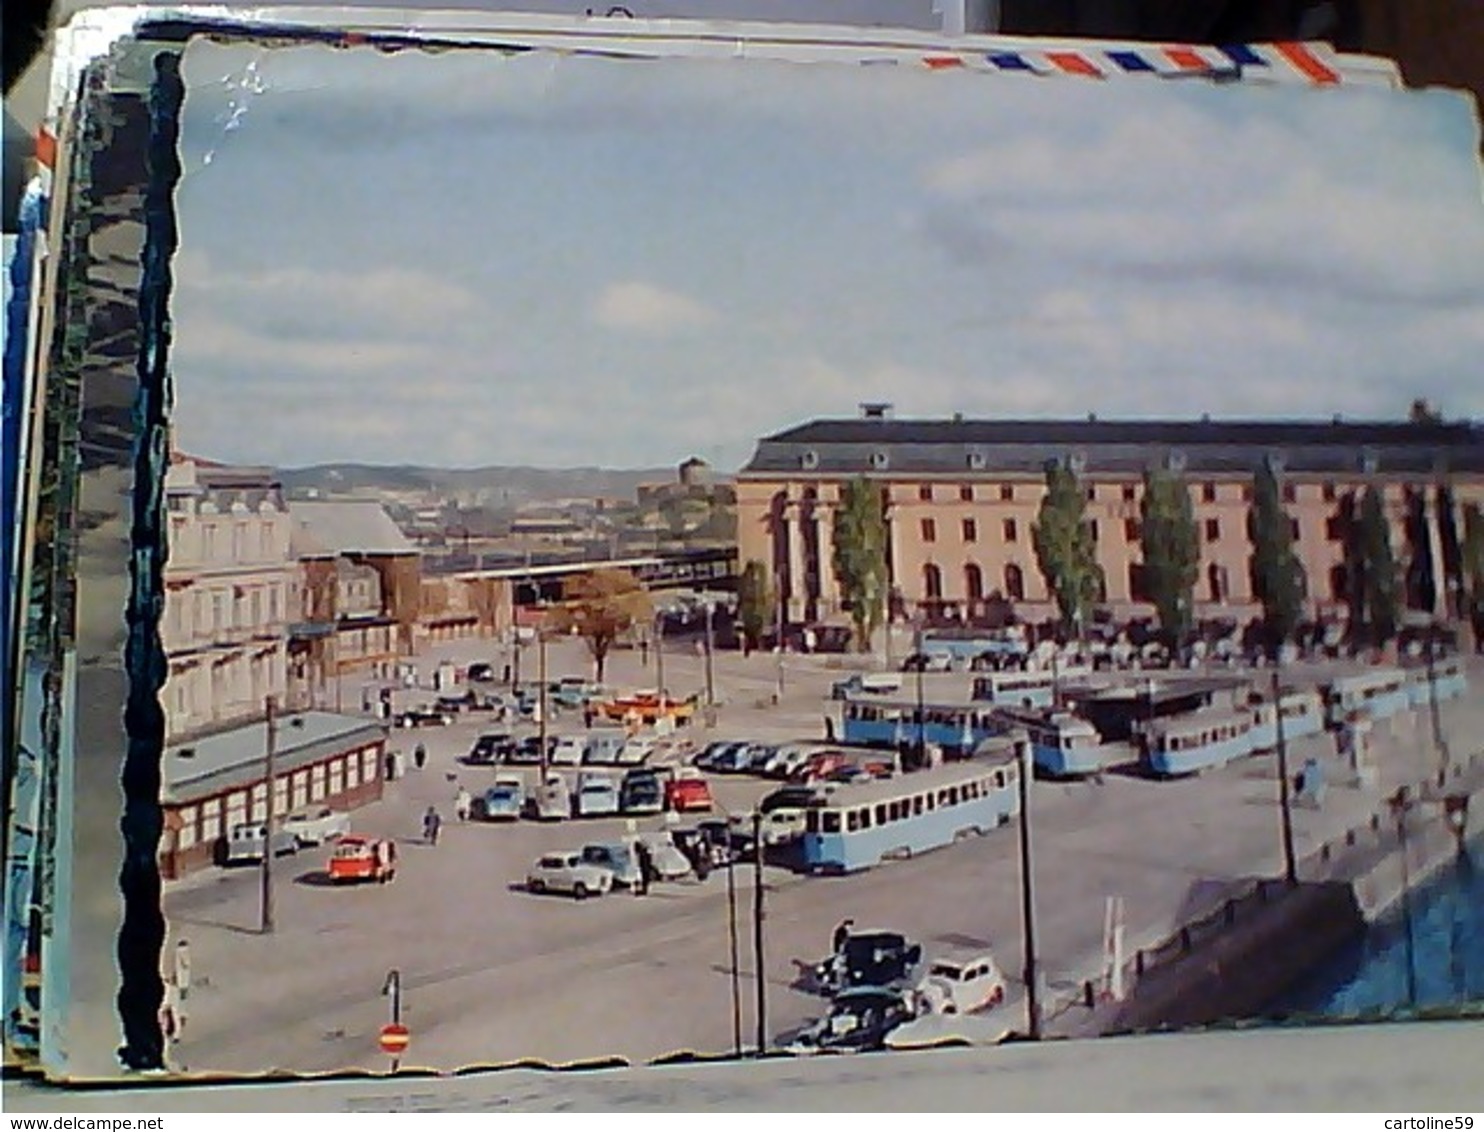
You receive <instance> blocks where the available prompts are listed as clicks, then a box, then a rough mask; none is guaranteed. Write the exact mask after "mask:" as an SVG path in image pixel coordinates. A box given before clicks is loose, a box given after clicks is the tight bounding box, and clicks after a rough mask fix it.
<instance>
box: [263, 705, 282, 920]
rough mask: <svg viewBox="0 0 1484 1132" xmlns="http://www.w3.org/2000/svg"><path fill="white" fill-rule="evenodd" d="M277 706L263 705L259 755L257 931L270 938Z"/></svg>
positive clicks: (276, 769)
mask: <svg viewBox="0 0 1484 1132" xmlns="http://www.w3.org/2000/svg"><path fill="white" fill-rule="evenodd" d="M277 707H278V705H277V704H276V703H275V702H274V699H273V697H272V696H269V697H268V698H267V699H266V700H265V701H264V703H263V708H264V721H265V723H266V724H267V741H266V743H265V744H264V751H263V763H264V766H263V781H264V782H265V783H266V784H267V798H266V799H265V800H264V805H265V812H264V815H263V818H264V821H263V864H262V871H261V873H259V877H260V880H261V889H262V891H261V894H260V895H261V899H260V902H259V908H258V912H259V922H258V931H259V932H260V933H261V934H263V935H272V934H273V926H274V925H273V819H274V816H275V815H274V813H273V786H274V779H275V778H276V777H277V771H278V768H277V765H276V764H277V758H278V751H277V747H278V718H277Z"/></svg>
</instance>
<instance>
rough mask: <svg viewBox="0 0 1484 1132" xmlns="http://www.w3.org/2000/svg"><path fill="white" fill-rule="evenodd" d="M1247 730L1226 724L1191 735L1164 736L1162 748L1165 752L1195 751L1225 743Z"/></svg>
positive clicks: (1233, 724) (1245, 732)
mask: <svg viewBox="0 0 1484 1132" xmlns="http://www.w3.org/2000/svg"><path fill="white" fill-rule="evenodd" d="M1249 730H1250V728H1247V727H1243V726H1241V725H1240V724H1236V723H1228V724H1223V725H1221V726H1219V727H1208V728H1206V729H1205V730H1204V731H1198V732H1196V733H1195V734H1193V735H1166V736H1165V737H1164V743H1163V746H1164V749H1165V750H1167V751H1196V750H1199V749H1200V748H1202V747H1209V746H1211V745H1212V744H1213V743H1225V742H1226V741H1227V740H1228V739H1235V738H1237V736H1239V735H1245V734H1247V732H1248V731H1249Z"/></svg>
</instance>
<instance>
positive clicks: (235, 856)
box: [221, 822, 299, 865]
mask: <svg viewBox="0 0 1484 1132" xmlns="http://www.w3.org/2000/svg"><path fill="white" fill-rule="evenodd" d="M267 842H269V838H268V829H267V826H265V825H264V824H263V823H262V822H242V823H239V824H238V825H234V826H233V827H232V828H231V829H230V830H229V831H228V833H227V836H226V837H225V838H224V839H223V840H222V848H221V858H222V861H221V863H222V864H224V865H245V864H248V863H249V862H253V861H261V860H262V859H263V846H264V844H265V843H267ZM271 844H272V852H273V855H274V856H275V857H288V856H292V855H293V854H294V853H297V852H298V851H299V839H298V838H297V837H295V836H294V835H293V834H292V833H290V832H289V831H288V830H287V829H283V828H279V829H275V830H274V831H273V837H272V839H271Z"/></svg>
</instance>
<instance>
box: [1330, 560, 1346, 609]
mask: <svg viewBox="0 0 1484 1132" xmlns="http://www.w3.org/2000/svg"><path fill="white" fill-rule="evenodd" d="M1329 598H1330V600H1331V601H1349V600H1350V571H1349V570H1347V569H1346V568H1345V566H1344V565H1343V564H1341V565H1339V566H1332V567H1330V571H1329Z"/></svg>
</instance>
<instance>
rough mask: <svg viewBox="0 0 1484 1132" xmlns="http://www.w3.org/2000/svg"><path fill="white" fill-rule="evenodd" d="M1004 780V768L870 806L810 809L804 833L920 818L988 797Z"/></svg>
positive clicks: (850, 830)
mask: <svg viewBox="0 0 1484 1132" xmlns="http://www.w3.org/2000/svg"><path fill="white" fill-rule="evenodd" d="M1006 782H1007V777H1006V774H1005V772H1004V771H1002V770H997V771H995V772H994V774H993V775H990V776H988V777H985V778H982V779H978V780H976V781H974V782H966V783H964V784H963V785H962V786H945V787H943V788H941V789H939V790H924V791H923V792H922V793H920V794H913V795H912V796H911V797H907V798H899V799H896V800H894V801H890V802H878V803H876V805H875V806H874V807H872V806H853V807H851V808H850V809H848V810H843V811H842V810H821V809H811V810H809V811H808V813H807V815H806V817H805V831H806V832H808V833H839V832H840V831H841V828H842V826H843V828H844V830H845V832H846V833H860V832H862V831H863V830H867V829H870V828H871V827H872V825H873V824H874V825H877V826H884V825H890V824H891V823H892V822H898V821H904V820H906V819H907V818H915V817H921V816H922V815H923V814H930V813H933V812H934V811H935V810H946V809H952V808H953V807H954V806H960V805H964V804H966V803H968V802H973V801H975V800H977V799H979V798H989V797H992V796H993V792H994V791H997V790H1003V789H1004V788H1005V785H1006Z"/></svg>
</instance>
